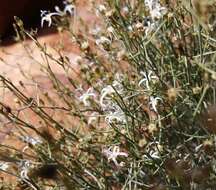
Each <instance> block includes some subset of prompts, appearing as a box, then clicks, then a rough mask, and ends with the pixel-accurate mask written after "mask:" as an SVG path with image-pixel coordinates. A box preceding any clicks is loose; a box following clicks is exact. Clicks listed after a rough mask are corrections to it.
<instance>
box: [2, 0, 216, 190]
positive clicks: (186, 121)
mask: <svg viewBox="0 0 216 190" xmlns="http://www.w3.org/2000/svg"><path fill="white" fill-rule="evenodd" d="M206 2H207V1H206ZM194 3H195V1H193V2H192V3H190V2H189V1H184V0H182V1H171V0H170V1H159V0H158V1H157V0H142V1H140V0H134V1H129V0H128V1H120V0H106V1H103V3H101V4H96V3H95V4H94V2H93V7H94V10H95V14H97V15H98V16H99V17H100V18H103V20H102V21H100V24H99V25H97V26H95V28H94V29H90V28H88V27H87V26H85V27H83V28H79V29H77V28H73V24H74V22H81V23H82V21H78V19H77V20H76V18H77V17H76V14H77V11H76V6H75V5H76V3H75V4H74V5H73V6H72V5H70V4H69V3H65V6H66V8H65V9H64V10H63V11H62V10H60V8H56V13H49V12H42V23H41V25H42V26H43V25H44V23H45V22H46V21H47V22H48V25H49V26H51V25H54V26H56V27H58V29H59V32H62V31H63V32H67V33H68V34H69V36H70V38H71V39H72V40H73V41H74V43H75V44H77V46H78V47H79V50H80V57H79V59H78V60H77V63H78V65H79V68H78V70H75V69H74V68H73V66H71V63H70V61H69V59H68V58H67V57H66V56H64V55H63V54H62V53H61V52H59V58H55V57H54V56H52V54H50V53H49V52H48V51H47V49H46V46H45V45H42V44H40V43H39V42H38V41H37V39H36V38H35V37H34V36H33V35H32V34H31V33H29V32H27V31H26V30H24V29H23V27H22V24H18V29H17V31H18V34H19V35H24V37H21V39H25V38H26V37H28V38H31V39H32V40H33V41H35V44H36V45H37V47H38V48H39V49H40V51H41V53H42V54H43V56H44V57H45V60H51V61H52V62H54V64H56V65H58V66H59V67H60V68H61V69H62V70H63V73H64V74H63V77H64V81H63V79H62V78H60V77H59V76H58V75H57V74H55V72H54V71H53V70H52V66H51V65H52V64H53V63H52V64H51V63H50V62H49V61H47V62H46V64H42V65H41V67H42V69H43V71H44V73H45V74H46V76H47V78H48V79H49V81H50V82H51V84H52V88H51V90H49V91H44V89H42V88H40V86H39V87H38V89H39V92H38V94H39V95H40V96H39V98H32V97H29V96H28V95H27V94H26V93H25V91H24V90H22V89H25V87H24V86H25V84H22V85H21V86H22V87H17V86H15V85H14V84H13V82H11V81H10V80H8V79H7V78H5V77H4V76H1V75H0V79H1V83H2V88H4V89H7V90H9V91H11V92H12V93H13V94H14V96H15V97H16V104H17V105H18V106H19V109H13V105H6V104H3V103H0V104H1V109H0V113H1V115H3V116H4V118H5V119H6V122H5V126H7V125H8V124H12V125H15V126H16V131H15V132H14V136H15V137H16V138H18V139H19V140H20V141H22V142H23V144H25V145H26V146H25V147H24V149H22V150H18V149H17V148H16V145H15V146H14V147H11V146H7V145H1V146H0V147H1V150H0V159H1V160H2V162H1V163H0V170H1V171H4V172H6V173H8V174H11V175H13V176H15V177H17V179H18V181H19V183H18V185H17V187H18V186H20V188H23V189H27V188H31V189H35V190H39V189H45V188H49V189H53V190H54V189H68V190H69V189H113V190H114V189H129V190H130V189H149V190H166V189H169V190H175V189H185V190H186V189H194V190H199V189H209V190H213V189H215V186H216V184H215V179H216V176H215V174H216V173H215V172H216V157H215V156H216V155H215V148H216V144H215V143H216V142H215V141H216V138H215V133H216V122H215V120H216V119H215V118H216V105H215V103H216V99H215V98H216V91H215V84H216V83H215V80H216V71H215V69H216V68H215V60H216V51H215V49H216V48H215V47H216V39H215V23H214V22H212V20H213V19H212V18H213V17H214V16H215V15H214V14H211V15H208V17H207V16H206V19H205V20H203V18H204V15H202V17H201V16H200V14H199V13H200V11H198V10H197V8H196V6H194ZM208 5H209V6H211V7H212V8H215V2H214V1H212V3H211V4H208ZM205 13H206V12H205ZM206 14H210V13H206ZM70 15H72V16H74V18H75V19H74V20H73V22H71V19H70ZM75 20H76V21H75ZM83 30H85V31H84V32H83ZM77 73H78V76H79V77H78V78H76V77H74V76H75V75H76V76H77ZM25 111H28V112H32V114H33V115H34V116H35V117H37V119H38V123H37V124H34V123H33V122H31V121H26V120H25V118H23V117H22V114H21V113H22V112H25ZM58 114H60V115H61V116H60V118H59V117H58V116H57V115H58ZM38 126H42V127H38ZM3 127H4V126H3ZM6 151H7V156H6V155H5V152H6ZM4 188H5V189H6V186H5V187H4ZM7 188H8V189H9V187H7Z"/></svg>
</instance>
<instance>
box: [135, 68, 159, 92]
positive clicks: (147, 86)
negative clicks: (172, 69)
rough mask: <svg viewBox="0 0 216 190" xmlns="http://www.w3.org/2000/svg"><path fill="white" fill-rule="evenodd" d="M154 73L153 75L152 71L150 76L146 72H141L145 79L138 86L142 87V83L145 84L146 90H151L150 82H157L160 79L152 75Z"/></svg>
mask: <svg viewBox="0 0 216 190" xmlns="http://www.w3.org/2000/svg"><path fill="white" fill-rule="evenodd" d="M152 73H153V72H152V71H149V73H148V74H147V73H145V72H143V71H141V72H140V74H142V75H143V76H144V78H143V79H141V80H140V81H139V83H138V85H139V86H141V85H142V83H145V86H146V88H147V89H148V90H150V86H149V82H150V81H151V80H156V79H158V77H157V76H155V75H152Z"/></svg>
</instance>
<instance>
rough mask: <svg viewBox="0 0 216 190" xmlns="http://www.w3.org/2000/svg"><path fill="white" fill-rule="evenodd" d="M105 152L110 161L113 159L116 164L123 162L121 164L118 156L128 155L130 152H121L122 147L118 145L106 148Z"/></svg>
mask: <svg viewBox="0 0 216 190" xmlns="http://www.w3.org/2000/svg"><path fill="white" fill-rule="evenodd" d="M103 153H104V154H105V156H106V157H107V159H108V161H110V160H112V161H113V162H114V164H115V165H116V166H121V164H119V163H118V161H117V160H116V159H117V157H118V156H124V157H128V154H127V153H126V152H120V148H119V147H118V146H114V147H110V148H108V149H104V150H103Z"/></svg>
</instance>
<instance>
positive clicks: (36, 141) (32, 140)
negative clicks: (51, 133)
mask: <svg viewBox="0 0 216 190" xmlns="http://www.w3.org/2000/svg"><path fill="white" fill-rule="evenodd" d="M22 140H23V141H24V142H26V143H29V144H31V145H36V144H41V143H42V141H41V140H40V139H39V138H33V137H30V136H25V137H22Z"/></svg>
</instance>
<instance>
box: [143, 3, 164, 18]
mask: <svg viewBox="0 0 216 190" xmlns="http://www.w3.org/2000/svg"><path fill="white" fill-rule="evenodd" d="M144 3H145V5H146V6H147V7H148V9H149V11H150V15H151V17H152V19H153V20H154V19H160V18H161V17H162V16H163V15H164V14H165V13H166V8H165V7H162V6H161V5H160V3H159V2H158V0H145V1H144Z"/></svg>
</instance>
